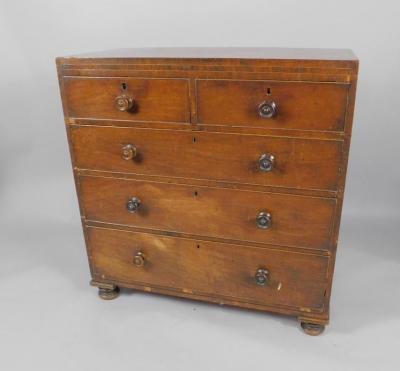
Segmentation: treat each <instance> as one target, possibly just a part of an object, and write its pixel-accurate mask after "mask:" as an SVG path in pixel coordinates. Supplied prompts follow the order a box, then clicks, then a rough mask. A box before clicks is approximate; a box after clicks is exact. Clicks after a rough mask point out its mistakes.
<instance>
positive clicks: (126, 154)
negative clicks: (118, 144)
mask: <svg viewBox="0 0 400 371" xmlns="http://www.w3.org/2000/svg"><path fill="white" fill-rule="evenodd" d="M121 155H122V158H123V159H124V160H126V161H129V160H132V159H133V158H134V157H136V155H137V150H136V147H135V146H134V145H133V144H126V145H125V146H123V147H122V151H121Z"/></svg>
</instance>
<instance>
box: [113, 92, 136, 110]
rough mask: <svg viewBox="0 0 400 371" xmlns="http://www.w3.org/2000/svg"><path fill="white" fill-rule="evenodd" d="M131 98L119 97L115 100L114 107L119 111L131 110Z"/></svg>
mask: <svg viewBox="0 0 400 371" xmlns="http://www.w3.org/2000/svg"><path fill="white" fill-rule="evenodd" d="M133 103H134V101H133V98H132V97H129V96H127V95H119V96H118V97H116V98H115V107H116V108H117V110H119V111H130V110H131V109H132V108H133Z"/></svg>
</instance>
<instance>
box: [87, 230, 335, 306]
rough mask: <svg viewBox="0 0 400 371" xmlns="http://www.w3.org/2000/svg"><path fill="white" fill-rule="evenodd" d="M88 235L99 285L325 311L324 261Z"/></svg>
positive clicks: (268, 251)
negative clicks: (168, 290) (101, 282)
mask: <svg viewBox="0 0 400 371" xmlns="http://www.w3.org/2000/svg"><path fill="white" fill-rule="evenodd" d="M87 231H88V240H89V245H90V254H91V257H92V263H93V270H94V275H95V277H97V278H98V279H106V280H113V281H116V282H118V283H122V284H123V283H125V284H129V283H131V284H139V285H144V286H147V285H149V286H155V287H162V288H172V289H174V290H181V291H183V292H186V293H194V294H200V295H201V294H205V295H213V296H216V297H222V298H224V297H227V298H235V299H239V300H244V301H247V302H253V303H257V304H261V305H262V304H270V305H271V304H272V305H282V306H289V307H301V308H304V307H305V308H309V309H315V310H320V309H322V306H323V301H324V290H325V288H326V283H327V277H326V274H327V264H328V257H326V256H320V255H311V254H303V253H296V252H288V251H282V250H278V249H273V248H256V247H251V246H239V245H230V244H224V243H215V242H204V241H196V240H191V239H184V238H174V237H166V236H157V235H151V234H147V233H134V232H127V231H118V230H108V229H102V228H92V227H89V228H87Z"/></svg>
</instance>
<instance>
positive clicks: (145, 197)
mask: <svg viewBox="0 0 400 371" xmlns="http://www.w3.org/2000/svg"><path fill="white" fill-rule="evenodd" d="M80 191H81V202H82V205H83V210H84V213H85V217H86V219H87V220H92V221H100V222H106V223H115V224H122V225H131V226H136V227H143V228H151V229H157V230H163V231H172V232H183V233H187V234H193V235H202V236H212V237H221V238H228V239H237V240H245V241H257V242H264V243H271V244H277V245H286V246H303V247H309V248H315V249H328V248H329V238H330V235H331V227H332V220H333V215H334V210H335V205H336V201H335V199H328V198H317V197H305V196H294V195H282V194H273V193H262V192H253V191H239V190H232V189H221V188H211V187H195V186H187V185H177V184H166V183H156V182H144V181H138V180H127V179H113V178H105V177H92V176H81V177H80ZM137 199H139V200H140V206H139V207H137V206H138V203H137ZM257 223H258V226H257ZM262 227H264V228H262ZM265 227H266V228H265Z"/></svg>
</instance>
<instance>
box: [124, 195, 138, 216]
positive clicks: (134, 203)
mask: <svg viewBox="0 0 400 371" xmlns="http://www.w3.org/2000/svg"><path fill="white" fill-rule="evenodd" d="M141 204H142V202H141V201H140V200H139V199H138V198H137V197H132V198H131V199H130V200H128V202H127V203H126V209H127V210H128V211H129V212H130V213H136V212H137V211H138V210H139V208H140V206H141Z"/></svg>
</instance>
